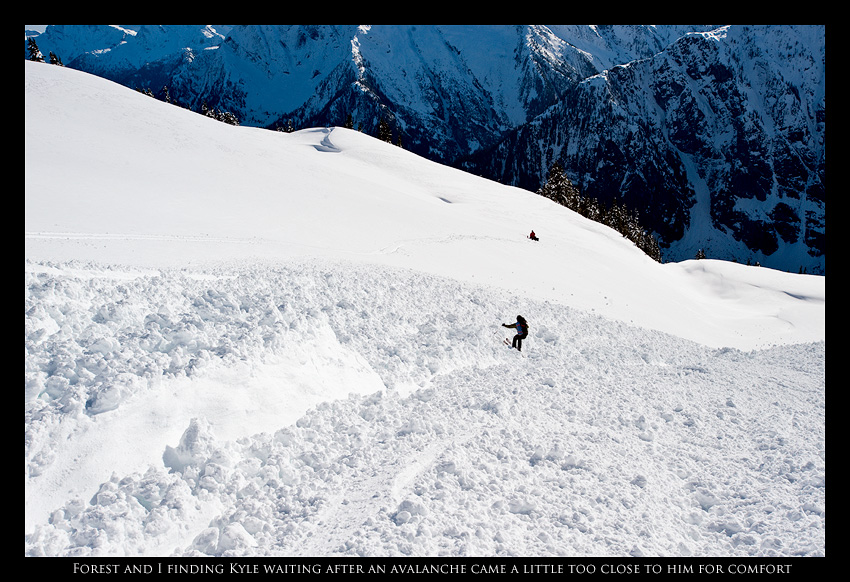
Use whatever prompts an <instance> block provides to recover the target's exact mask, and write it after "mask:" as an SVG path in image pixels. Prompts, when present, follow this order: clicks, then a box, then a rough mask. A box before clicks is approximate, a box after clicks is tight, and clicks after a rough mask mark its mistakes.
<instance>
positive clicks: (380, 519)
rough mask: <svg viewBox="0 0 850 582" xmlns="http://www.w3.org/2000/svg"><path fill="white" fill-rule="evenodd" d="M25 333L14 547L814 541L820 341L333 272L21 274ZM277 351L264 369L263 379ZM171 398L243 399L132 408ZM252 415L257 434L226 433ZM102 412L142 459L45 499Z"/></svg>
mask: <svg viewBox="0 0 850 582" xmlns="http://www.w3.org/2000/svg"><path fill="white" fill-rule="evenodd" d="M518 302H519V303H520V304H521V305H522V307H521V308H518V307H517V304H518ZM516 311H521V312H522V313H523V314H524V315H525V316H526V318H527V319H528V320H529V322H530V324H531V334H530V336H529V338H528V340H526V342H525V344H524V345H525V346H526V347H525V353H524V355H525V357H519V354H518V353H517V352H515V351H512V350H509V349H506V348H505V346H504V345H503V344H502V341H501V334H494V333H493V331H494V329H498V326H499V324H500V323H501V321H500V320H497V319H494V318H497V317H500V316H502V318H503V320H510V318H512V317H513V314H514V312H516ZM25 330H26V331H25V335H26V390H27V397H26V400H27V413H26V435H25V437H26V438H25V443H26V456H25V458H26V478H27V480H28V486H27V494H28V496H29V495H31V494H32V495H34V496H35V497H34V498H33V499H30V498H29V497H28V499H27V535H26V539H25V552H26V554H27V555H70V556H85V555H92V556H97V555H101V556H106V555H128V556H133V555H174V556H195V555H198V556H199V555H216V556H252V555H257V556H265V555H276V556H283V555H287V556H298V555H304V556H308V555H313V556H316V555H324V556H333V555H347V556H378V555H382V556H387V555H398V556H405V555H407V556H424V555H429V556H437V555H446V556H463V555H494V556H511V555H526V556H528V555H553V556H557V555H567V556H569V555H601V556H605V555H610V556H623V555H632V556H641V555H648V556H649V555H655V556H688V555H690V556H729V555H733V556H770V555H788V556H793V555H822V553H823V548H824V547H825V540H824V536H825V529H824V528H825V428H824V426H825V422H824V414H825V400H824V399H825V394H824V383H825V372H824V365H825V364H824V360H825V355H824V352H825V345H824V343H823V342H821V343H815V344H801V345H790V346H778V347H774V348H771V349H767V350H762V351H753V352H743V351H739V350H736V349H728V348H727V349H715V348H708V347H705V346H702V345H699V344H696V343H692V342H689V341H684V340H681V339H679V338H676V337H673V336H669V335H666V334H663V333H660V332H654V331H648V330H645V329H640V328H637V327H631V326H628V325H626V324H623V323H619V322H616V321H611V320H607V319H605V318H603V317H600V316H596V315H592V314H587V313H583V312H580V311H577V310H574V309H571V308H568V307H564V306H561V305H557V304H555V303H551V302H547V301H534V300H524V299H518V298H517V297H516V296H515V295H514V294H512V293H509V292H505V291H498V290H493V289H485V288H478V287H475V286H473V285H470V284H465V283H460V282H457V281H453V280H450V279H443V278H440V277H436V276H431V275H425V274H419V273H416V272H413V271H406V270H400V269H392V268H387V267H377V266H363V265H360V266H355V265H345V266H344V268H343V267H341V266H340V264H338V263H336V262H333V261H328V262H326V263H322V262H319V263H312V264H306V263H303V264H301V263H299V264H292V265H281V266H274V267H270V266H257V265H255V266H251V267H241V268H236V267H233V268H229V267H228V268H221V269H219V270H210V271H208V272H205V273H198V272H191V271H186V270H173V271H172V270H161V271H156V272H150V271H142V270H139V271H136V272H134V271H132V270H118V269H115V268H113V267H99V266H96V265H92V264H79V263H74V264H47V263H36V262H27V269H26V325H25ZM281 359H284V360H285V361H286V363H287V365H286V367H285V368H283V369H286V370H288V371H289V372H288V373H289V376H288V377H287V376H286V375H283V376H282V375H275V374H268V377H266V376H264V374H263V370H265V369H267V368H268V367H271V366H274V363H275V362H279V361H281ZM222 370H231V371H233V370H235V371H236V372H235V373H231V375H230V376H228V375H226V374H222ZM351 370H355V371H356V372H352V371H351ZM756 378H758V381H757V382H756V381H754V379H756ZM251 382H253V384H252V383H251ZM306 385H309V386H313V387H314V389H315V390H316V392H317V393H316V394H315V398H314V399H313V400H312V401H310V400H308V401H304V402H299V403H295V404H294V405H293V406H292V408H291V410H289V411H288V412H289V413H291V414H295V413H297V414H296V415H295V416H294V417H293V418H292V419H291V421H290V420H286V419H285V416H286V415H285V413H286V412H287V409H286V408H285V407H284V406H283V405H282V404H280V401H281V400H283V401H285V400H286V399H287V397H288V396H289V395H290V394H292V395H294V394H296V393H297V390H295V389H296V388H299V389H300V388H301V387H303V386H306ZM316 386H320V387H321V388H315V387H316ZM258 387H259V388H260V390H258ZM186 390H194V391H195V393H196V394H197V395H198V396H199V398H198V400H199V401H202V400H203V395H204V393H205V392H206V391H208V393H209V394H216V395H218V394H226V393H228V391H229V392H230V393H231V396H232V399H233V400H232V401H233V402H239V401H242V400H244V404H243V406H244V407H245V408H246V409H245V410H244V411H241V412H240V411H233V410H227V411H224V410H215V409H212V408H207V409H202V408H199V409H198V415H197V416H196V417H195V418H192V419H186V418H179V419H178V418H173V417H170V416H169V413H168V411H167V410H161V409H160V408H158V407H162V408H166V407H165V405H163V404H162V403H160V404H157V399H159V398H163V397H165V395H167V394H169V393H175V394H176V393H177V392H183V391H186ZM257 392H260V394H261V395H265V396H268V398H267V399H266V400H263V399H257V400H254V401H252V398H255V399H256V398H259V397H258V396H257V394H256V393H257ZM275 400H277V401H278V403H279V405H280V406H281V409H279V410H275V411H273V412H275V413H279V414H280V418H281V420H280V421H279V422H275V420H274V415H271V416H272V418H271V419H267V420H266V426H263V427H260V422H259V421H257V422H256V423H252V422H251V419H252V418H254V417H255V415H259V414H260V413H261V412H263V410H264V409H268V408H269V407H270V406H273V405H272V404H271V403H272V402H273V401H275ZM252 406H253V407H254V408H253V409H252V408H251V407H252ZM136 411H138V412H136ZM134 414H138V415H153V417H154V418H157V419H159V421H160V424H161V425H162V426H161V428H162V429H163V430H162V432H158V431H157V430H149V431H148V432H145V431H144V430H141V429H140V425H137V424H134V423H136V422H138V423H140V424H141V425H144V422H143V421H144V420H145V418H140V417H139V416H138V415H137V416H134ZM229 414H232V415H233V417H232V418H230V419H228V415H229ZM121 415H124V416H121ZM205 415H206V416H205ZM110 416H112V417H114V418H116V419H119V418H120V419H121V422H126V423H127V425H126V429H125V435H126V438H127V440H128V443H129V442H133V441H136V442H138V446H139V448H140V449H141V448H142V447H146V448H148V449H150V450H149V451H148V457H149V458H150V462H149V464H147V465H144V466H128V467H125V468H124V470H119V471H116V470H115V468H114V467H115V466H116V464H115V463H108V462H107V463H103V464H104V466H107V467H112V468H111V469H110V470H111V471H113V473H112V474H111V475H110V474H97V473H96V472H95V469H96V467H93V468H92V471H93V473H92V474H91V475H87V478H88V479H89V481H90V483H91V484H90V493H89V494H87V497H86V498H72V499H66V498H65V497H63V493H62V490H61V486H60V484H61V483H62V480H63V479H67V478H69V476H71V475H73V473H74V469H73V467H72V466H69V465H67V464H66V463H65V462H64V461H63V459H64V460H73V459H75V456H74V455H73V454H71V453H70V451H72V450H73V449H74V447H75V445H76V444H78V443H83V442H84V443H86V445H85V448H84V449H83V450H81V451H80V452H79V454H80V455H89V456H90V457H91V458H93V459H97V458H98V455H106V454H107V453H108V451H109V450H110V449H111V448H112V445H113V444H114V443H100V448H98V442H97V438H96V435H97V434H98V433H97V427H98V425H99V424H103V423H107V422H109V419H110ZM147 421H148V425H150V418H147ZM179 422H182V423H183V424H180V425H179V426H178V425H177V423H179ZM154 424H155V423H154ZM154 428H156V426H154ZM166 429H167V430H166ZM175 431H176V432H175ZM180 434H182V437H181V436H180ZM221 435H224V436H221ZM92 436H94V437H95V438H91V437H92ZM66 448H67V450H66ZM130 456H132V455H130ZM140 456H141V455H140ZM116 463H117V461H116ZM117 466H121V465H120V463H118V464H117ZM51 489H52V490H53V494H52V496H51V495H50V494H49V492H50V491H51ZM36 492H40V493H39V494H40V495H44V497H43V498H40V499H39V498H38V497H37V495H36ZM45 499H49V503H52V505H49V507H44V506H45V505H46V504H47V502H45ZM45 512H46V513H45Z"/></svg>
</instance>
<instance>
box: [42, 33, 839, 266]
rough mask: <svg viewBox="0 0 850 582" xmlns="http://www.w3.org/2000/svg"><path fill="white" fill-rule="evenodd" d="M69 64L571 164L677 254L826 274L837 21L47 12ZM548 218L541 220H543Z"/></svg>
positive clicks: (246, 114) (488, 153) (269, 110)
mask: <svg viewBox="0 0 850 582" xmlns="http://www.w3.org/2000/svg"><path fill="white" fill-rule="evenodd" d="M36 40H37V42H38V44H39V47H40V48H41V50H42V52H43V53H44V54H45V55H46V54H47V52H48V51H53V52H55V53H56V54H57V55H59V56H60V57H61V58H62V59H63V62H64V63H65V65H66V66H69V67H73V68H78V69H81V70H86V71H88V72H92V73H95V74H98V75H100V76H104V77H107V78H111V79H113V80H115V81H117V82H120V83H122V84H125V85H127V86H131V87H141V88H150V89H151V91H152V92H153V93H154V94H157V92H158V91H160V90H161V88H162V87H166V86H167V87H168V91H169V96H170V98H171V99H172V100H173V101H175V102H177V103H179V104H181V105H184V106H187V107H190V108H192V109H194V110H199V109H200V107H201V104H202V103H206V104H207V106H208V107H211V108H219V109H222V110H226V111H230V112H233V113H235V114H236V115H237V117H238V118H239V119H240V122H241V123H242V124H243V125H252V126H260V127H268V128H279V127H284V126H286V125H288V124H290V123H291V125H292V126H294V127H295V128H299V127H308V126H315V125H342V124H343V123H345V121H346V119H347V118H349V116H350V118H351V119H352V121H353V123H354V126H355V127H360V128H362V129H363V131H366V132H369V133H372V134H375V133H376V128H377V125H378V123H379V122H380V121H381V120H382V119H384V120H386V121H388V122H389V123H390V126H391V128H392V131H393V141H396V140H400V141H401V143H402V145H403V147H405V148H406V149H409V150H411V151H414V152H416V153H419V154H421V155H424V156H426V157H429V158H431V159H434V160H437V161H440V162H443V163H446V164H449V165H453V166H457V167H462V168H464V169H466V170H468V171H471V172H474V173H477V174H481V175H484V176H487V177H490V178H492V179H494V180H498V181H501V182H504V183H510V184H514V185H517V186H521V187H524V188H528V189H532V190H535V189H537V188H538V187H539V186H540V185H541V184H542V183H543V182H544V181H545V180H546V177H547V173H548V170H549V168H550V167H551V165H552V163H553V162H555V161H558V162H560V163H561V165H562V166H563V167H564V169H565V171H566V173H567V175H568V176H569V177H570V179H572V180H573V182H574V183H575V184H576V185H578V186H579V187H580V188H581V190H582V191H583V192H584V193H585V194H588V195H592V196H594V197H596V198H598V199H599V200H601V201H603V202H612V201H615V200H616V201H618V202H619V203H621V204H625V205H626V206H628V207H629V208H632V209H634V210H637V211H638V212H639V213H640V216H641V217H642V221H643V222H644V224H645V225H646V226H648V227H649V228H650V229H651V230H652V231H653V232H655V233H656V234H657V236H658V238H659V240H660V242H661V245H662V248H663V249H664V256H665V259H667V260H681V259H687V258H692V257H693V256H695V254H696V252H697V251H698V250H700V249H703V250H704V252H705V254H706V256H708V257H709V258H720V259H727V260H738V261H740V262H747V261H758V262H760V263H761V264H763V265H766V266H771V267H775V268H779V269H784V270H793V271H797V270H798V269H804V270H805V271H806V272H809V273H825V202H826V193H825V145H824V136H825V110H826V101H825V72H826V71H825V31H824V27H822V26H781V27H780V26H717V25H700V26H690V25H688V26H672V25H671V26H599V25H597V26H585V25H581V26H580V25H515V26H508V25H498V26H460V25H447V26H433V25H422V26H414V25H395V26H381V25H374V26H368V25H360V26H356V25H350V26H307V25H286V26H264V25H242V26H234V27H232V28H231V27H226V26H220V25H181V26H141V27H115V26H50V27H48V29H47V30H46V31H45V32H44V33H43V34H42V35H40V36H39V37H37V39H36ZM530 228H531V226H530Z"/></svg>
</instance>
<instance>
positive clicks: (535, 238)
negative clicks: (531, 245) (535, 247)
mask: <svg viewBox="0 0 850 582" xmlns="http://www.w3.org/2000/svg"><path fill="white" fill-rule="evenodd" d="M528 238H530V239H531V240H540V239H539V238H537V235H536V234H534V231H533V230H532V231H531V234H530V235H528Z"/></svg>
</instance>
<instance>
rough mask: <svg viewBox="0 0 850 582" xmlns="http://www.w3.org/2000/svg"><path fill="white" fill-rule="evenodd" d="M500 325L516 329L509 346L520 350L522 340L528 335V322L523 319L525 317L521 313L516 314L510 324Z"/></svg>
mask: <svg viewBox="0 0 850 582" xmlns="http://www.w3.org/2000/svg"><path fill="white" fill-rule="evenodd" d="M502 327H508V328H512V329H516V335H515V336H514V339H513V342H511V347H514V348H516V350H517V351H518V352H521V351H522V340H524V339H525V338H526V337H528V322H526V321H525V318H524V317H523V316H522V315H517V316H516V323H512V324H510V325H508V324H507V323H503V324H502Z"/></svg>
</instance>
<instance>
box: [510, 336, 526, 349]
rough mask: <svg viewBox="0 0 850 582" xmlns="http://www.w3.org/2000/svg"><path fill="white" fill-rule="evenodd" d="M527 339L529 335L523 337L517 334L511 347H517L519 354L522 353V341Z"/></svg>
mask: <svg viewBox="0 0 850 582" xmlns="http://www.w3.org/2000/svg"><path fill="white" fill-rule="evenodd" d="M527 337H528V334H527V333H524V334H522V335H520V334H516V335H515V336H514V341H513V342H511V346H513V347H515V348H516V349H517V351H518V352H521V351H522V340H524V339H525V338H527Z"/></svg>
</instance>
